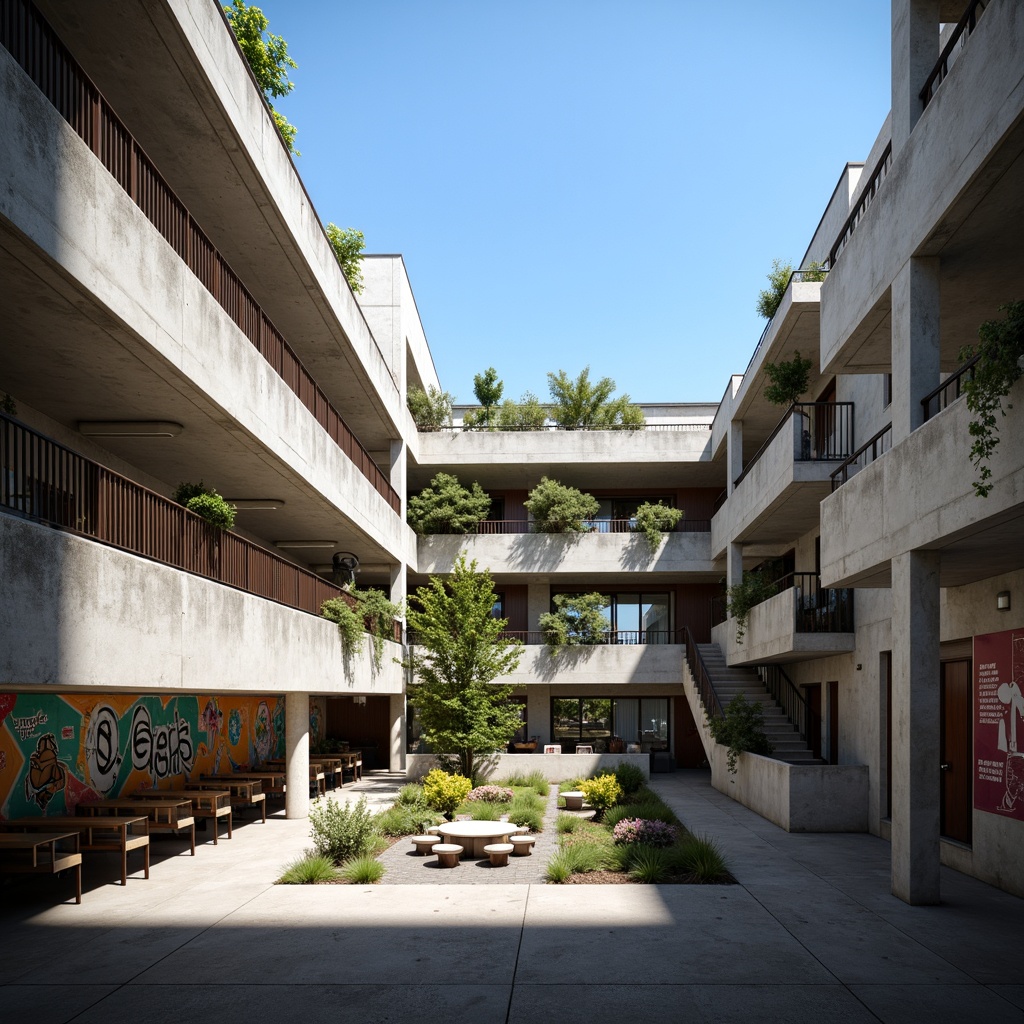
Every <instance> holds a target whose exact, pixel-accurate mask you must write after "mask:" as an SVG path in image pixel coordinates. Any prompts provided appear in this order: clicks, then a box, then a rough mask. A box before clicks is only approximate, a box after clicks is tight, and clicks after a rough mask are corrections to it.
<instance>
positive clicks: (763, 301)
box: [757, 260, 793, 320]
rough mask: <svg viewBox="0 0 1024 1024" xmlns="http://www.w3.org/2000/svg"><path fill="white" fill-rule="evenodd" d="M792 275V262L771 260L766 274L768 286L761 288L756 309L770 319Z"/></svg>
mask: <svg viewBox="0 0 1024 1024" xmlns="http://www.w3.org/2000/svg"><path fill="white" fill-rule="evenodd" d="M792 276H793V264H792V263H783V262H782V260H772V269H771V272H770V273H769V274H768V287H767V288H764V289H762V290H761V291H760V292H759V293H758V296H757V311H758V313H760V314H761V316H763V317H764V318H765V320H771V318H772V317H773V316H775V314H776V313H777V312H778V309H779V306H781V305H782V297H783V296H784V295H785V294H786V288H787V286H788V285H789V279H790V278H791V277H792Z"/></svg>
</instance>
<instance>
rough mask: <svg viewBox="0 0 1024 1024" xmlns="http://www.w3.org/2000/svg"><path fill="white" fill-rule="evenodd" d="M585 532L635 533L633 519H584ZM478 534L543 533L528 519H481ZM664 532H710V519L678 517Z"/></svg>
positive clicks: (477, 525)
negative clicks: (674, 523)
mask: <svg viewBox="0 0 1024 1024" xmlns="http://www.w3.org/2000/svg"><path fill="white" fill-rule="evenodd" d="M583 525H584V527H585V529H584V531H583V532H585V533H637V532H638V528H637V525H636V520H635V519H585V520H584V521H583ZM471 532H473V533H476V534H478V535H489V536H494V535H499V534H517V533H543V532H544V531H542V530H538V529H536V524H535V523H534V522H533V521H532V520H529V519H482V520H481V521H480V522H479V523H477V524H476V529H475V530H473V531H471ZM665 532H666V533H710V532H711V520H710V519H686V518H683V519H680V520H679V522H678V523H676V525H675V526H674V527H673V528H672V529H671V530H666V531H665Z"/></svg>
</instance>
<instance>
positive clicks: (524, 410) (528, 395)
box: [498, 391, 548, 430]
mask: <svg viewBox="0 0 1024 1024" xmlns="http://www.w3.org/2000/svg"><path fill="white" fill-rule="evenodd" d="M547 418H548V411H547V409H545V408H544V406H543V405H541V404H540V399H539V398H537V396H536V395H535V394H533V392H531V391H525V392H523V397H522V398H520V399H519V401H518V402H513V401H512V399H511V398H506V399H505V401H504V402H502V403H501V409H500V410H499V413H498V429H499V430H543V429H544V424H545V422H546V421H547Z"/></svg>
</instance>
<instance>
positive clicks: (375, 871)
mask: <svg viewBox="0 0 1024 1024" xmlns="http://www.w3.org/2000/svg"><path fill="white" fill-rule="evenodd" d="M340 874H341V876H342V878H344V879H345V881H346V882H348V883H349V884H351V885H373V884H374V882H379V881H380V880H381V878H382V877H383V876H384V865H383V864H381V862H380V861H379V860H377V858H376V857H371V856H370V855H369V854H363V855H362V856H359V857H353V858H352V859H351V860H348V861H346V862H345V863H344V864H342V866H341V871H340Z"/></svg>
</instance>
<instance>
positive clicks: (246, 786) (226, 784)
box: [181, 775, 267, 825]
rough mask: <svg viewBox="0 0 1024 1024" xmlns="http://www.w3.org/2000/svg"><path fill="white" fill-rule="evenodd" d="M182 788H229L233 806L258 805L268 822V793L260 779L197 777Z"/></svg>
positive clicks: (264, 821)
mask: <svg viewBox="0 0 1024 1024" xmlns="http://www.w3.org/2000/svg"><path fill="white" fill-rule="evenodd" d="M181 788H182V789H188V790H192V789H217V790H219V789H228V790H230V792H231V806H232V807H234V808H239V807H258V808H259V809H260V810H261V811H262V812H263V824H264V825H265V824H266V823H267V794H266V793H264V792H263V784H262V782H261V781H260V780H259V779H239V778H236V777H235V776H233V775H232V776H229V777H228V778H226V779H223V780H220V779H195V780H190V781H189V782H186V783H185V785H184V786H182V787H181Z"/></svg>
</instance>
